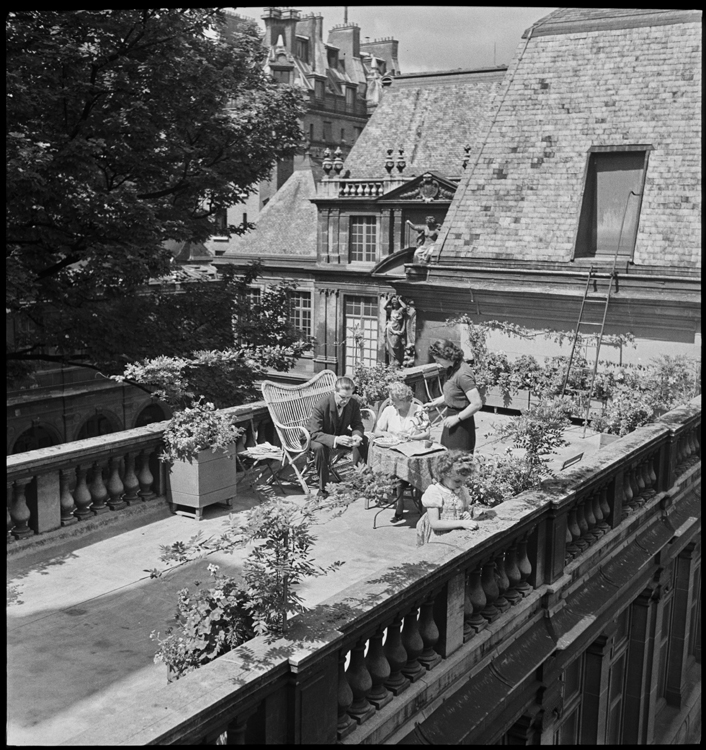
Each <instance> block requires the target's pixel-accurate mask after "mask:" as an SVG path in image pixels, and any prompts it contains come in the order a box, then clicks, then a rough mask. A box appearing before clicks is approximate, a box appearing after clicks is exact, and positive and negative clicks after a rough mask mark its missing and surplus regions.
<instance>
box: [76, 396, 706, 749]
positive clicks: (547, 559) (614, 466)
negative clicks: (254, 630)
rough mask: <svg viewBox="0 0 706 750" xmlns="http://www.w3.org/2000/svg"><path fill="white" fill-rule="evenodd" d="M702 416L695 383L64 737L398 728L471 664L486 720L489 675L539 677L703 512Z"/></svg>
mask: <svg viewBox="0 0 706 750" xmlns="http://www.w3.org/2000/svg"><path fill="white" fill-rule="evenodd" d="M700 429H701V398H700V397H697V398H695V399H693V400H692V402H690V404H689V405H687V406H684V407H681V408H679V409H676V410H674V411H672V412H669V413H668V414H666V415H664V417H662V418H661V420H660V421H659V422H657V423H654V424H650V425H645V426H644V427H641V428H638V429H637V430H635V431H634V432H633V433H630V434H629V435H627V436H625V437H623V438H621V439H619V440H617V441H615V442H614V443H612V445H611V448H610V450H604V451H598V452H597V453H595V454H594V455H592V456H590V457H588V458H587V459H586V460H585V461H584V462H583V463H582V464H581V465H580V466H576V467H574V468H572V469H570V470H568V471H567V472H565V473H563V474H562V475H561V476H559V477H555V478H553V479H550V480H548V481H546V482H544V483H543V485H542V488H541V489H540V490H536V491H528V492H525V493H522V494H521V495H518V496H517V497H514V498H512V499H510V500H508V501H505V502H504V503H501V504H500V505H498V506H496V507H494V508H493V509H491V511H490V512H489V511H486V513H489V517H488V518H486V521H487V524H483V523H482V525H481V529H480V530H479V532H476V533H474V535H473V537H465V541H462V542H458V541H457V542H456V543H454V544H449V543H443V542H442V543H434V542H432V543H429V544H427V545H425V546H424V547H423V548H419V549H418V552H417V554H414V555H412V554H410V560H409V562H408V563H405V564H404V565H401V566H398V567H394V568H385V569H383V570H381V571H379V574H378V575H373V576H372V577H369V578H368V579H367V580H366V581H364V582H361V583H358V584H355V585H353V586H351V587H349V588H347V589H345V590H344V591H341V592H339V593H338V594H337V595H335V596H334V597H331V598H330V599H328V600H326V601H324V602H322V603H321V604H319V605H317V606H316V607H314V608H313V609H312V610H311V611H309V612H307V613H305V614H304V615H300V616H298V617H296V618H294V619H293V620H292V622H291V626H290V629H289V631H288V633H287V636H286V637H285V638H279V639H275V640H272V639H268V638H266V637H256V638H254V639H252V640H251V641H249V642H248V643H246V644H243V645H242V646H240V647H238V648H236V649H234V650H233V651H231V652H229V653H228V654H226V655H224V656H222V657H220V658H218V659H216V660H214V661H213V662H212V663H210V664H207V665H205V666H203V667H201V668H200V669H198V670H196V671H195V672H192V673H190V674H187V675H185V676H184V677H183V678H181V679H180V680H178V681H177V682H176V683H173V684H169V685H165V687H164V688H163V689H162V690H160V691H157V692H156V693H154V692H152V693H150V695H149V700H147V699H146V697H145V696H139V695H136V696H134V697H135V711H134V712H131V720H130V722H125V721H124V719H122V718H116V719H115V720H112V721H108V722H106V723H102V724H101V726H97V727H94V728H92V729H91V730H89V731H87V732H84V733H83V734H81V735H79V736H77V737H74V738H72V740H71V743H67V744H72V745H77V744H78V745H84V744H85V745H88V744H90V745H98V744H107V742H108V741H110V744H245V743H251V742H252V743H265V744H273V743H275V744H278V743H288V744H305V743H331V744H334V743H336V742H338V743H341V744H361V743H383V742H390V743H393V744H394V743H395V742H397V741H398V740H399V739H401V737H402V736H404V734H405V733H406V732H409V731H410V729H411V727H412V722H413V721H414V719H415V718H417V717H420V715H421V716H426V715H428V714H429V713H430V712H431V711H433V710H434V708H435V707H437V706H438V705H440V703H441V702H442V701H443V700H444V695H445V691H447V690H448V688H449V686H450V685H454V684H464V685H465V684H470V681H471V680H473V690H474V691H475V692H474V695H476V696H484V698H485V700H480V698H479V699H478V701H477V702H476V703H474V710H473V712H469V713H468V715H467V716H466V717H465V719H464V727H465V730H464V731H469V730H468V726H469V723H470V725H471V726H475V727H478V728H479V729H478V732H479V733H481V732H482V731H485V732H487V733H491V732H493V731H496V729H494V728H493V726H492V718H493V715H494V714H493V711H494V710H495V709H497V708H498V706H497V705H496V703H497V702H494V700H493V698H492V691H493V690H494V689H496V688H497V686H498V685H499V686H500V687H499V688H498V689H500V690H505V689H507V686H508V685H517V684H519V683H518V681H521V680H539V681H540V682H539V683H537V684H538V685H539V684H542V685H544V683H541V679H542V678H541V675H540V677H537V675H538V674H540V673H543V674H551V668H548V667H547V666H546V665H547V664H551V663H552V662H551V659H552V658H555V656H556V654H561V653H562V652H563V650H564V649H566V648H567V644H569V643H571V642H573V641H575V640H576V639H579V638H581V637H582V636H581V634H582V633H583V632H584V631H585V629H586V628H587V626H588V625H589V624H590V622H591V621H592V620H593V619H595V618H594V616H593V615H591V616H587V615H586V612H591V613H595V612H599V611H601V609H603V608H605V609H608V608H611V607H615V606H617V605H618V604H619V603H620V602H621V601H622V600H623V599H624V598H625V597H626V595H628V594H629V593H631V592H632V593H633V595H635V596H636V595H637V593H639V591H641V590H642V588H644V586H645V585H646V582H647V581H649V580H651V579H650V576H651V575H653V571H652V569H651V567H650V566H651V565H652V564H653V562H654V557H655V550H658V549H660V548H661V546H660V545H662V546H664V545H668V544H670V543H671V541H675V540H676V539H678V538H679V537H680V536H681V535H682V534H685V533H687V532H688V533H692V532H693V529H694V528H695V524H696V525H699V524H698V523H696V521H697V519H698V518H700V478H701V446H700V434H701V433H700ZM626 550H629V554H630V556H631V560H632V569H631V568H630V566H628V569H627V570H626V569H625V568H626V566H625V565H624V564H623V560H622V555H623V554H624V553H625V551H626ZM635 570H639V571H644V576H642V577H641V578H639V580H635V572H634V571H635ZM643 579H644V580H643ZM568 596H571V597H572V598H571V606H567V597H568ZM596 602H598V603H596ZM554 682H556V680H554ZM532 684H533V685H534V683H532ZM550 687H551V686H550ZM539 689H540V691H541V690H547V689H548V687H547V685H544V687H542V688H539ZM534 692H536V691H534ZM534 692H533V694H534ZM551 694H552V693H551V690H549V691H548V692H547V695H551ZM474 722H475V724H474ZM483 722H486V723H485V724H483ZM466 736H468V735H466ZM479 736H483V735H482V734H479ZM486 736H491V735H490V734H487V735H486ZM481 744H482V743H481Z"/></svg>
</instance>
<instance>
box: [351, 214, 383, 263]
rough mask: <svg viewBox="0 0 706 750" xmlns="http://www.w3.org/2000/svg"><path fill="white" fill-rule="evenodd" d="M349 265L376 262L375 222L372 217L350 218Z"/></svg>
mask: <svg viewBox="0 0 706 750" xmlns="http://www.w3.org/2000/svg"><path fill="white" fill-rule="evenodd" d="M350 221H351V224H350V247H349V255H348V260H349V262H351V263H356V262H358V263H374V262H375V261H376V260H377V222H376V220H375V217H374V216H351V220H350Z"/></svg>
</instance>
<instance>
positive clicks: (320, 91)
mask: <svg viewBox="0 0 706 750" xmlns="http://www.w3.org/2000/svg"><path fill="white" fill-rule="evenodd" d="M314 96H315V97H316V98H317V99H323V98H324V82H323V81H314Z"/></svg>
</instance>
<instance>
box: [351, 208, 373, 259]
mask: <svg viewBox="0 0 706 750" xmlns="http://www.w3.org/2000/svg"><path fill="white" fill-rule="evenodd" d="M361 219H363V220H364V219H372V222H373V224H372V225H373V227H374V241H373V252H372V258H369V257H368V252H367V246H366V245H365V243H364V245H363V251H362V254H363V258H362V259H358V258H355V259H354V258H353V239H354V236H353V225H354V223H357V222H358V221H359V220H361ZM363 226H369V225H363ZM366 237H367V234H364V235H363V238H364V239H365V238H366ZM379 252H380V222H379V221H378V216H377V214H370V213H360V214H351V215H350V216H349V217H348V263H352V264H356V265H358V264H366V265H370V264H374V263H377V261H378V257H379Z"/></svg>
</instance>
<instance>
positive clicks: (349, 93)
mask: <svg viewBox="0 0 706 750" xmlns="http://www.w3.org/2000/svg"><path fill="white" fill-rule="evenodd" d="M354 104H355V89H354V88H352V87H351V86H346V109H347V110H349V111H350V110H352V109H353V106H354Z"/></svg>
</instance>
